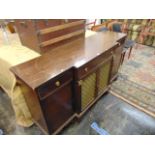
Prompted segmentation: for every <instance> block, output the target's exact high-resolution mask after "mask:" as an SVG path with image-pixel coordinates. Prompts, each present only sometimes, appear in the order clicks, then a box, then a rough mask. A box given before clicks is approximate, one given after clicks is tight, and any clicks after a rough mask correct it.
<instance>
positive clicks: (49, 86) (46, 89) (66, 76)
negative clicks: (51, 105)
mask: <svg viewBox="0 0 155 155" xmlns="http://www.w3.org/2000/svg"><path fill="white" fill-rule="evenodd" d="M72 79H73V78H72V72H71V71H67V72H65V73H63V74H61V75H60V76H59V77H56V78H54V79H52V80H50V81H48V82H46V83H45V84H44V85H42V86H40V87H39V88H38V95H39V97H40V99H45V98H46V97H48V96H49V95H51V94H52V93H54V92H55V91H57V90H58V89H59V88H61V87H63V86H64V85H66V84H68V83H69V82H71V81H72Z"/></svg>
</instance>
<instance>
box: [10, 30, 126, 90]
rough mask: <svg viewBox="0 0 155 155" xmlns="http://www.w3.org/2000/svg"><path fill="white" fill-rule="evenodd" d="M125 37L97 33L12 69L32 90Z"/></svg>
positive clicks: (115, 34) (90, 58) (83, 62)
mask: <svg viewBox="0 0 155 155" xmlns="http://www.w3.org/2000/svg"><path fill="white" fill-rule="evenodd" d="M125 36H126V35H125V34H121V33H115V32H109V31H108V32H98V33H97V34H96V35H93V36H90V37H88V38H86V39H85V38H79V39H77V40H74V41H72V42H70V43H68V44H65V45H62V46H60V47H58V48H55V49H53V50H51V51H49V52H48V53H46V54H44V55H42V56H41V57H39V58H37V59H33V60H31V61H29V62H28V63H27V62H26V63H23V64H21V65H19V66H17V67H13V68H12V71H13V72H14V73H15V74H17V75H18V76H19V77H20V78H21V79H22V80H24V81H25V82H26V83H27V84H28V85H29V86H31V87H32V88H36V87H37V86H38V85H41V84H42V83H44V82H45V81H48V80H49V79H51V78H54V77H56V76H57V75H59V74H60V73H62V72H64V71H65V70H67V69H70V68H72V67H75V68H79V67H80V66H82V65H83V64H86V63H87V62H89V61H90V60H92V59H94V58H95V57H97V56H98V55H101V54H102V53H104V52H105V51H107V50H109V49H111V48H112V47H113V46H115V45H116V44H117V41H119V40H121V39H122V38H124V37H125Z"/></svg>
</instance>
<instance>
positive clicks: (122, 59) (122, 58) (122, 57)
mask: <svg viewBox="0 0 155 155" xmlns="http://www.w3.org/2000/svg"><path fill="white" fill-rule="evenodd" d="M124 57H125V52H124V53H122V56H121V65H122V64H123V61H124Z"/></svg>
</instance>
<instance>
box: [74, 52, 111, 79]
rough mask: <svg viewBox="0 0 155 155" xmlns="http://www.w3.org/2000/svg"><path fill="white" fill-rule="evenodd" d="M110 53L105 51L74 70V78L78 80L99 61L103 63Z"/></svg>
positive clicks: (97, 64) (91, 70) (94, 67)
mask: <svg viewBox="0 0 155 155" xmlns="http://www.w3.org/2000/svg"><path fill="white" fill-rule="evenodd" d="M110 55H111V52H110V51H106V52H105V53H103V54H102V55H100V56H99V57H97V58H95V59H93V60H91V61H90V62H88V63H86V64H85V65H83V66H81V67H80V68H78V69H77V70H76V80H80V79H82V78H84V77H85V76H87V75H88V74H89V73H91V72H93V71H94V70H95V69H96V68H97V67H98V66H99V65H101V63H103V62H104V61H105V60H106V59H107V58H108V57H109V56H110Z"/></svg>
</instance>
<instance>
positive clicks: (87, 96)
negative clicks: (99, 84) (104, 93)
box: [81, 73, 96, 109]
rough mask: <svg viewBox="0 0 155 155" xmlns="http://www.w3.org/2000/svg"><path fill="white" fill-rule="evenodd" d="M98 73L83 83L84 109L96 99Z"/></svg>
mask: <svg viewBox="0 0 155 155" xmlns="http://www.w3.org/2000/svg"><path fill="white" fill-rule="evenodd" d="M95 85H96V73H92V74H90V75H89V76H88V77H87V78H85V79H84V80H83V82H82V88H81V91H82V99H81V100H82V101H81V102H82V109H84V108H85V107H86V106H87V105H88V104H89V103H90V102H91V101H92V100H93V99H94V97H95Z"/></svg>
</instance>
